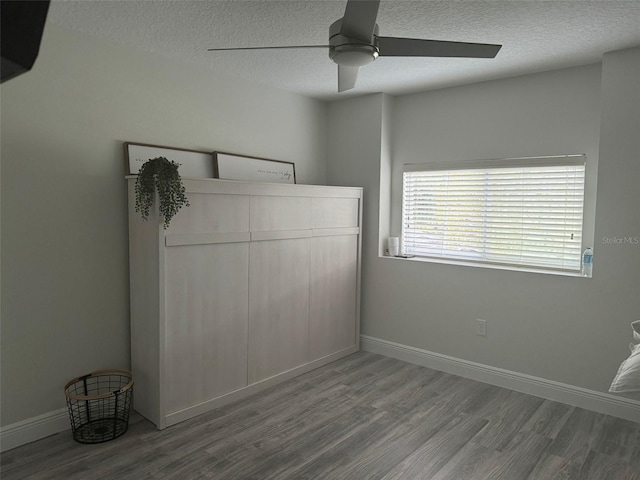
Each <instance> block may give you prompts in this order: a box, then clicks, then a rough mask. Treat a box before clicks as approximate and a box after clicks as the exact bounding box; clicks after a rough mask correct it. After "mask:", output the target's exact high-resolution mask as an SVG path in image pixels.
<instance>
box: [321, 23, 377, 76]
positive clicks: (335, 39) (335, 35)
mask: <svg viewBox="0 0 640 480" xmlns="http://www.w3.org/2000/svg"><path fill="white" fill-rule="evenodd" d="M341 28H342V19H339V20H336V21H335V22H333V23H332V24H331V26H330V27H329V58H330V59H331V60H333V61H334V62H335V63H337V64H338V65H343V66H346V67H361V66H363V65H367V64H369V63H371V62H373V61H374V60H375V59H376V58H378V54H379V50H378V47H376V45H375V37H376V36H377V35H378V24H376V26H375V29H374V31H373V35H371V38H370V39H369V40H368V41H367V40H363V39H361V38H353V37H347V36H345V35H341V34H340V30H341Z"/></svg>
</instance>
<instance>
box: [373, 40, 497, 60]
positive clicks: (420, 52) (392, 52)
mask: <svg viewBox="0 0 640 480" xmlns="http://www.w3.org/2000/svg"><path fill="white" fill-rule="evenodd" d="M377 40H378V43H377V46H378V49H379V50H380V52H379V54H380V56H381V57H382V56H385V57H467V58H494V57H495V56H496V55H497V54H498V51H499V50H500V48H502V45H494V44H490V43H466V42H444V41H441V40H421V39H417V38H396V37H377Z"/></svg>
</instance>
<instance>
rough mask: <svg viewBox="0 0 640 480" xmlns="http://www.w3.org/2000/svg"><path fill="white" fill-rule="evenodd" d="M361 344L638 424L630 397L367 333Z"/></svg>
mask: <svg viewBox="0 0 640 480" xmlns="http://www.w3.org/2000/svg"><path fill="white" fill-rule="evenodd" d="M360 346H361V348H362V350H365V351H367V352H371V353H377V354H380V355H384V356H386V357H391V358H396V359H398V360H403V361H405V362H409V363H414V364H416V365H422V366H423V367H428V368H432V369H434V370H440V371H443V372H447V373H451V374H454V375H458V376H460V377H465V378H469V379H472V380H477V381H479V382H483V383H488V384H491V385H497V386H499V387H504V388H508V389H510V390H515V391H517V392H522V393H528V394H530V395H535V396H537V397H542V398H546V399H548V400H553V401H556V402H561V403H565V404H568V405H572V406H575V407H580V408H584V409H587V410H592V411H594V412H598V413H604V414H605V415H611V416H613V417H618V418H624V419H625V420H631V421H633V422H638V423H640V401H638V400H634V399H631V398H626V397H620V396H616V395H611V394H608V393H602V392H596V391H595V390H589V389H587V388H581V387H576V386H573V385H568V384H566V383H560V382H554V381H553V380H546V379H544V378H540V377H534V376H532V375H526V374H524V373H518V372H513V371H510V370H505V369H502V368H497V367H492V366H490V365H483V364H481V363H476V362H470V361H468V360H462V359H460V358H456V357H450V356H448V355H442V354H440V353H434V352H429V351H427V350H423V349H421V348H415V347H410V346H408V345H402V344H399V343H394V342H389V341H387V340H381V339H379V338H375V337H369V336H367V335H361V336H360Z"/></svg>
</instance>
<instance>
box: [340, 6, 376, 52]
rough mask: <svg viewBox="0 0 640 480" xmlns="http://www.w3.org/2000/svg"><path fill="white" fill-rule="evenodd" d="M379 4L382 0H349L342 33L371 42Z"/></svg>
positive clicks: (341, 29)
mask: <svg viewBox="0 0 640 480" xmlns="http://www.w3.org/2000/svg"><path fill="white" fill-rule="evenodd" d="M379 6H380V0H348V2H347V8H346V9H345V11H344V18H343V19H342V26H341V27H340V35H344V36H345V37H351V38H358V39H361V40H363V41H365V42H370V41H371V37H372V36H373V30H374V29H375V27H376V18H377V16H378V7H379Z"/></svg>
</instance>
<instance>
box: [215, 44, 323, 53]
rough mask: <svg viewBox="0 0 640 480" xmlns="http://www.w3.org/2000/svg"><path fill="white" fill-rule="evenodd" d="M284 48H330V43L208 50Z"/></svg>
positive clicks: (229, 49)
mask: <svg viewBox="0 0 640 480" xmlns="http://www.w3.org/2000/svg"><path fill="white" fill-rule="evenodd" d="M278 48H280V49H282V48H329V45H285V46H276V47H237V48H207V51H208V52H225V51H231V50H270V49H278Z"/></svg>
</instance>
